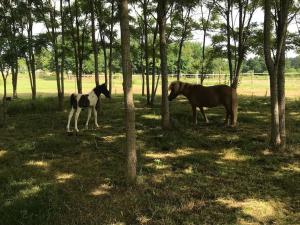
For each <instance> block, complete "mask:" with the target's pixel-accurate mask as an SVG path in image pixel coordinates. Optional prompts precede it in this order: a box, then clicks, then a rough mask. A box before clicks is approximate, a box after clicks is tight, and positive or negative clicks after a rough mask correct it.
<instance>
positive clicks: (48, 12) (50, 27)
mask: <svg viewBox="0 0 300 225" xmlns="http://www.w3.org/2000/svg"><path fill="white" fill-rule="evenodd" d="M36 8H37V9H38V12H39V15H40V17H41V18H42V20H43V21H44V24H45V26H46V28H47V35H48V37H49V41H50V43H51V46H52V49H53V53H54V66H55V74H56V86H57V97H58V108H59V109H60V110H62V109H63V103H64V76H63V75H64V68H63V66H64V52H63V51H64V50H63V49H64V46H63V45H64V44H61V48H59V40H58V36H59V33H58V31H57V28H58V27H59V24H58V23H57V19H58V17H57V11H56V8H55V4H54V3H53V2H52V1H51V0H46V1H42V0H41V1H39V2H36ZM62 10H63V3H62V0H60V13H61V18H60V22H61V33H62V38H61V40H62V41H64V34H63V33H64V22H63V12H62ZM59 55H60V56H61V63H59V58H60V56H59Z"/></svg>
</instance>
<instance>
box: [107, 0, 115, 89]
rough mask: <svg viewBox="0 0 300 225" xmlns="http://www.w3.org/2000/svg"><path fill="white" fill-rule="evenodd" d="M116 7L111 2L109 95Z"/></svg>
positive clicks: (113, 2)
mask: <svg viewBox="0 0 300 225" xmlns="http://www.w3.org/2000/svg"><path fill="white" fill-rule="evenodd" d="M114 5H115V1H114V0H113V1H112V2H111V22H110V33H109V62H108V67H109V77H108V84H109V93H110V94H111V93H112V73H113V71H112V60H113V59H112V45H113V29H114V22H113V21H114V20H113V18H114Z"/></svg>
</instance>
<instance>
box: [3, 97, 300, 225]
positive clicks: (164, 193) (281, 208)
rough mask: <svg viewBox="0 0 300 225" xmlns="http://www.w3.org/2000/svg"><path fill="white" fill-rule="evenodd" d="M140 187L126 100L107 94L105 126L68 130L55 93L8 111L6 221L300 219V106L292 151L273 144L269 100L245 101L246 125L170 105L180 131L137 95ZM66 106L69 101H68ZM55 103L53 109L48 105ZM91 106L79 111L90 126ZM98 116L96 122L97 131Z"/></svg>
mask: <svg viewBox="0 0 300 225" xmlns="http://www.w3.org/2000/svg"><path fill="white" fill-rule="evenodd" d="M136 97H137V98H136V99H137V101H136V107H137V110H136V116H137V118H136V129H137V150H138V178H137V186H136V187H134V188H133V189H130V188H129V189H128V188H126V186H125V179H124V176H125V166H126V163H125V160H126V154H125V152H124V146H123V143H124V138H125V137H124V126H123V104H122V100H123V99H122V97H121V96H117V97H115V98H114V99H112V100H111V101H109V100H106V99H104V100H103V105H102V110H101V113H100V116H99V124H100V129H97V130H93V129H91V130H88V131H84V130H82V131H81V132H80V134H79V135H78V136H76V135H72V136H68V135H67V134H66V133H65V124H66V122H67V121H66V120H67V114H68V112H67V110H66V111H64V112H58V111H56V110H55V108H54V106H51V105H52V103H53V102H55V99H51V98H48V99H44V100H38V101H40V103H38V104H37V106H35V107H36V108H35V109H34V110H30V105H28V104H29V103H28V102H26V101H20V102H18V104H19V103H20V104H19V106H18V104H17V103H16V105H11V106H10V108H9V114H10V116H9V126H8V128H7V129H5V130H3V129H2V130H0V131H1V133H2V135H1V137H0V163H1V169H0V190H1V192H0V204H1V205H0V218H1V222H2V223H3V224H117V223H125V224H243V223H244V224H245V223H248V224H259V223H260V224H272V223H279V224H297V221H298V220H299V196H298V195H297V193H299V187H300V184H299V171H300V165H299V159H300V156H299V138H300V137H299V133H300V129H299V126H296V123H297V122H299V120H300V115H299V113H298V111H299V110H298V109H299V103H297V102H288V107H287V108H288V115H289V116H288V118H287V127H288V131H289V132H291V135H289V140H288V141H289V143H290V144H291V145H290V151H289V152H288V153H274V152H271V151H269V150H268V134H267V133H266V132H268V126H269V105H268V100H267V99H265V98H248V97H240V104H239V112H240V113H239V127H238V128H237V129H228V128H225V127H224V125H223V120H224V112H223V109H222V108H216V109H209V110H208V111H207V115H208V117H209V119H210V120H211V124H209V125H206V124H204V123H203V122H201V121H200V119H201V118H200V116H199V121H200V124H199V125H197V126H193V125H191V121H192V116H191V110H190V106H189V105H188V103H187V102H186V101H184V100H179V101H175V102H172V103H171V117H172V124H173V129H172V130H170V131H167V132H166V131H162V130H161V129H160V116H159V115H160V113H159V106H155V107H153V108H152V109H151V108H145V107H144V99H143V98H142V97H140V96H136ZM66 105H67V103H66ZM47 106H48V107H49V108H47ZM85 120H86V112H83V113H82V114H81V116H80V121H79V126H80V128H82V127H83V125H84V122H85ZM92 124H93V119H92V120H91V128H92Z"/></svg>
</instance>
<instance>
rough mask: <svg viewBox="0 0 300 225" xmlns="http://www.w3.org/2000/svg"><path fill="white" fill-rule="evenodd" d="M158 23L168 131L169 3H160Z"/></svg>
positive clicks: (164, 118) (163, 111) (163, 108)
mask: <svg viewBox="0 0 300 225" xmlns="http://www.w3.org/2000/svg"><path fill="white" fill-rule="evenodd" d="M157 7H158V14H159V16H158V21H159V42H160V61H161V80H162V100H161V115H162V128H163V129H168V128H170V127H171V124H170V112H169V101H168V67H167V65H168V61H167V43H166V8H167V1H159V2H158V6H157Z"/></svg>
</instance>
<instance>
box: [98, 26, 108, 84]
mask: <svg viewBox="0 0 300 225" xmlns="http://www.w3.org/2000/svg"><path fill="white" fill-rule="evenodd" d="M100 32H101V31H100ZM101 33H102V32H101ZM100 37H101V45H102V51H103V59H104V80H105V81H104V82H105V84H106V85H107V81H108V79H107V54H106V43H105V39H104V34H100Z"/></svg>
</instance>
